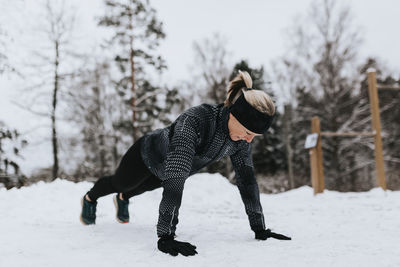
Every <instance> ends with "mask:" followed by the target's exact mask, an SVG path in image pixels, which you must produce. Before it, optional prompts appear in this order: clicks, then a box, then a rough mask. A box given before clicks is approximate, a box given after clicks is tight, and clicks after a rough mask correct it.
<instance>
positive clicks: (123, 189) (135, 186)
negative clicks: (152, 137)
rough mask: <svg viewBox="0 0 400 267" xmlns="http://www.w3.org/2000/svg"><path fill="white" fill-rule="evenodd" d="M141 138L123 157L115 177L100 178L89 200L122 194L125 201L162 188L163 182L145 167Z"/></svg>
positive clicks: (90, 193) (90, 192)
mask: <svg viewBox="0 0 400 267" xmlns="http://www.w3.org/2000/svg"><path fill="white" fill-rule="evenodd" d="M141 140H142V138H139V140H137V142H135V143H134V144H133V145H132V146H131V147H130V148H129V149H128V151H127V152H126V153H125V155H124V156H123V157H122V160H121V162H120V164H119V166H118V168H117V170H116V171H115V174H114V175H111V176H104V177H102V178H100V179H99V180H98V181H97V182H96V183H95V184H94V186H93V187H92V189H90V191H89V192H88V195H89V198H90V199H91V200H92V201H96V200H97V199H98V198H99V197H102V196H105V195H108V194H111V193H122V197H123V198H124V199H129V198H131V197H133V196H136V195H139V194H142V193H143V192H146V191H150V190H153V189H156V188H159V187H161V180H160V179H159V178H158V177H157V176H155V175H153V174H152V173H151V172H150V171H149V169H148V168H147V167H146V165H144V163H143V160H142V156H141V154H140V143H141Z"/></svg>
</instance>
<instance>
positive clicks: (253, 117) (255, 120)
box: [229, 88, 274, 134]
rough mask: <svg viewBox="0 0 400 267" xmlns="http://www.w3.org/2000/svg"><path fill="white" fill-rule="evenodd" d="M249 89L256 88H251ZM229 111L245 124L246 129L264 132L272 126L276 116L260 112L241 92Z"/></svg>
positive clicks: (259, 132)
mask: <svg viewBox="0 0 400 267" xmlns="http://www.w3.org/2000/svg"><path fill="white" fill-rule="evenodd" d="M248 90H254V89H249V88H248ZM229 112H230V113H232V115H233V116H235V118H236V119H237V120H238V121H239V122H240V123H241V124H242V125H243V126H244V127H246V129H248V130H250V131H252V132H254V133H258V134H263V133H264V132H266V131H267V130H268V129H269V127H271V124H272V121H273V120H274V116H270V115H268V114H266V113H263V112H260V111H259V110H257V109H256V108H254V107H253V106H252V105H250V104H249V103H248V102H247V101H246V98H245V97H244V94H241V95H240V96H239V98H238V99H237V100H236V101H235V103H233V105H232V106H230V107H229Z"/></svg>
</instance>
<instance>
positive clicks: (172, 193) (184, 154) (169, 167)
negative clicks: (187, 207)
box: [157, 115, 198, 237]
mask: <svg viewBox="0 0 400 267" xmlns="http://www.w3.org/2000/svg"><path fill="white" fill-rule="evenodd" d="M195 125H196V124H195V121H194V119H193V118H192V117H189V116H186V115H183V116H181V117H180V118H178V119H177V121H176V124H175V125H174V128H173V129H171V130H172V131H171V133H173V135H172V136H171V140H170V143H169V146H168V151H167V157H166V162H165V179H164V180H163V182H162V186H163V188H164V191H163V194H162V199H161V203H160V209H159V218H158V224H157V235H158V236H159V237H160V236H163V235H174V234H175V230H176V225H177V224H178V215H179V208H180V206H181V201H182V192H183V188H184V184H185V180H186V178H187V177H188V176H189V174H190V170H191V167H192V160H193V157H194V154H195V149H196V142H197V138H198V136H197V131H196V129H195Z"/></svg>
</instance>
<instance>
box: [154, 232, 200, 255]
mask: <svg viewBox="0 0 400 267" xmlns="http://www.w3.org/2000/svg"><path fill="white" fill-rule="evenodd" d="M157 247H158V249H159V250H160V251H162V252H164V253H167V254H170V255H172V256H178V254H179V253H181V254H182V255H183V256H194V255H196V254H197V251H196V246H193V245H192V244H190V243H188V242H181V241H177V240H174V237H173V236H169V235H166V236H163V237H161V238H160V239H159V240H158V242H157Z"/></svg>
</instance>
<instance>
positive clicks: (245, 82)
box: [224, 70, 253, 107]
mask: <svg viewBox="0 0 400 267" xmlns="http://www.w3.org/2000/svg"><path fill="white" fill-rule="evenodd" d="M252 86H253V80H252V79H251V77H250V74H249V73H248V72H247V71H240V70H239V74H238V75H237V76H236V77H235V78H234V79H233V80H232V81H230V82H229V85H228V95H227V97H226V99H225V102H224V105H225V106H226V107H229V106H231V105H232V104H233V103H235V101H236V99H237V98H238V97H239V96H240V95H241V94H242V89H243V88H251V87H252Z"/></svg>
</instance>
